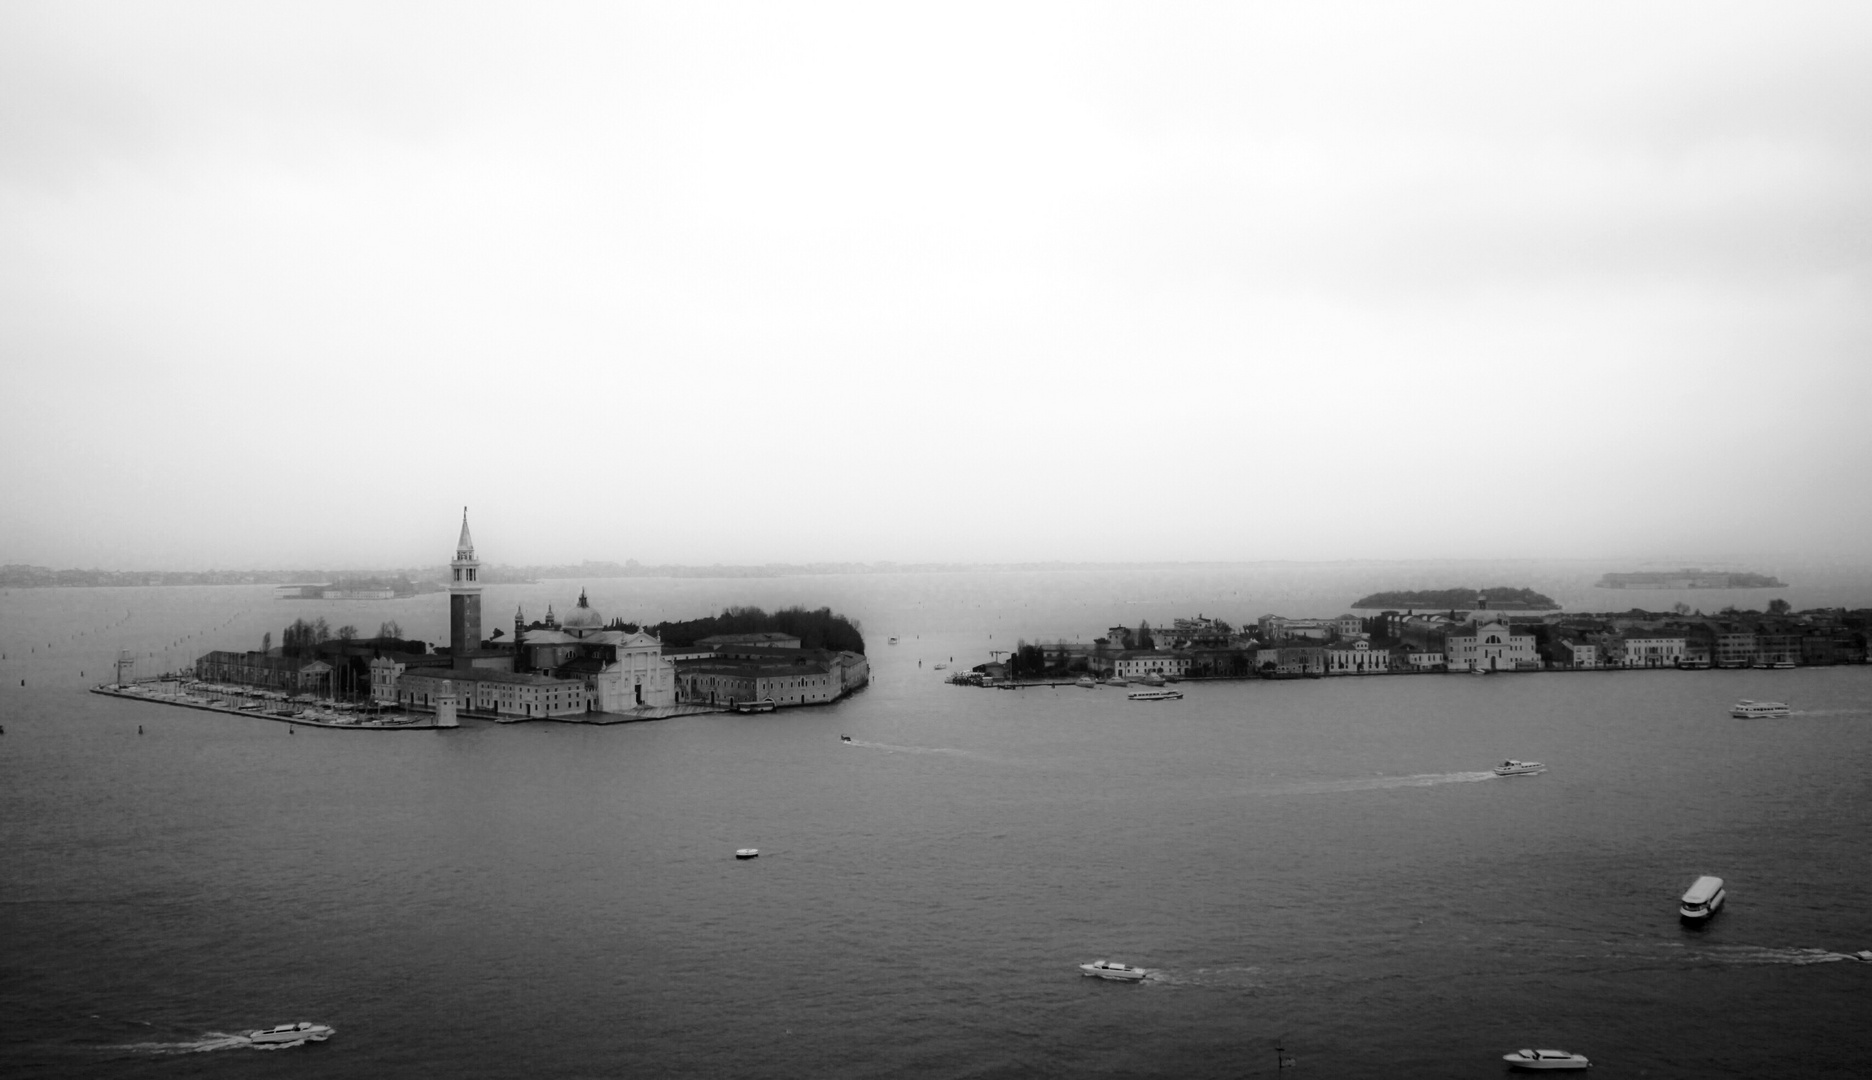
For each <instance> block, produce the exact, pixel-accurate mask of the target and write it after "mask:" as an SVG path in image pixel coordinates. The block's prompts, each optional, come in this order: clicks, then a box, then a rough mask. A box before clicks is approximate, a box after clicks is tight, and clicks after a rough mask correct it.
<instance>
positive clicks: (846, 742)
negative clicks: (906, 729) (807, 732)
mask: <svg viewBox="0 0 1872 1080" xmlns="http://www.w3.org/2000/svg"><path fill="white" fill-rule="evenodd" d="M839 745H840V746H850V747H856V748H858V749H862V750H882V751H883V752H885V753H887V754H943V755H947V756H949V757H961V758H973V759H975V760H977V761H996V760H998V759H997V758H994V757H991V756H989V755H987V754H982V753H978V752H976V751H974V750H951V749H949V748H947V747H941V746H899V745H897V744H896V743H881V742H867V741H866V740H864V739H841V740H839Z"/></svg>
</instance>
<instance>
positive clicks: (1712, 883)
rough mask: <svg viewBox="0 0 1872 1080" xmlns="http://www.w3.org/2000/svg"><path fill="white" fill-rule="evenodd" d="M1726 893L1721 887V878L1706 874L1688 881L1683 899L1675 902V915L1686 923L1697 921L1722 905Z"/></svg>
mask: <svg viewBox="0 0 1872 1080" xmlns="http://www.w3.org/2000/svg"><path fill="white" fill-rule="evenodd" d="M1727 897H1728V893H1727V892H1726V891H1725V890H1724V889H1723V879H1722V878H1719V877H1712V876H1710V875H1708V874H1705V875H1703V876H1702V877H1700V878H1697V879H1696V880H1695V881H1693V882H1691V883H1690V888H1689V889H1687V890H1685V891H1684V894H1683V899H1682V900H1681V901H1679V902H1678V904H1677V917H1678V918H1680V919H1682V920H1683V921H1684V922H1688V923H1699V922H1702V921H1703V920H1704V919H1707V918H1709V917H1710V916H1711V915H1714V914H1716V911H1717V909H1719V908H1721V907H1722V906H1723V900H1724V899H1726V898H1727Z"/></svg>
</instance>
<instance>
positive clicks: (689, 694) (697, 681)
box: [680, 660, 844, 705]
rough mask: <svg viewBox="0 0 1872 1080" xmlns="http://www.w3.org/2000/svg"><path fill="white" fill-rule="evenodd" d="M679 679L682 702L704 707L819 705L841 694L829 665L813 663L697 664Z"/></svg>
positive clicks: (687, 666)
mask: <svg viewBox="0 0 1872 1080" xmlns="http://www.w3.org/2000/svg"><path fill="white" fill-rule="evenodd" d="M680 678H681V683H682V688H683V700H685V701H689V702H694V703H696V704H705V705H732V704H734V703H735V702H739V701H772V702H773V703H774V704H775V705H823V704H826V703H828V702H831V701H835V700H837V699H838V698H839V696H840V695H841V694H843V693H844V688H843V686H842V679H841V676H840V675H839V674H838V673H836V672H834V671H833V670H832V667H831V666H830V665H827V664H824V663H819V662H816V661H815V662H807V661H805V660H799V661H795V662H793V663H790V664H748V663H737V664H716V663H711V662H709V661H706V660H701V661H695V662H692V663H688V664H684V665H683V668H682V672H681V674H680Z"/></svg>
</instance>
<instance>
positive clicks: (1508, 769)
mask: <svg viewBox="0 0 1872 1080" xmlns="http://www.w3.org/2000/svg"><path fill="white" fill-rule="evenodd" d="M1546 771H1547V766H1545V765H1542V764H1541V763H1540V762H1538V761H1516V760H1515V759H1514V758H1509V759H1508V760H1507V761H1504V762H1502V763H1501V764H1500V765H1497V766H1495V775H1496V776H1533V775H1534V774H1536V773H1544V772H1546Z"/></svg>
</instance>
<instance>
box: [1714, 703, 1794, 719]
mask: <svg viewBox="0 0 1872 1080" xmlns="http://www.w3.org/2000/svg"><path fill="white" fill-rule="evenodd" d="M1790 711H1791V710H1790V709H1789V708H1788V707H1787V703H1786V702H1781V701H1750V700H1749V699H1748V698H1743V699H1742V700H1741V701H1738V702H1736V703H1735V704H1734V705H1732V706H1730V708H1729V715H1730V716H1735V717H1740V718H1741V719H1743V720H1760V719H1763V718H1766V717H1778V716H1786V715H1788V713H1789V712H1790Z"/></svg>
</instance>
